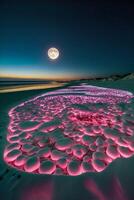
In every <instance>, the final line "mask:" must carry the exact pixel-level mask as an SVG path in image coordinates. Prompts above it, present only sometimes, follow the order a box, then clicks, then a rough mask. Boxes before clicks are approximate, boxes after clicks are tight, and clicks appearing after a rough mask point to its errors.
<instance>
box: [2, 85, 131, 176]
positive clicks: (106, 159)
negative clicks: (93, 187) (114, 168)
mask: <svg viewBox="0 0 134 200" xmlns="http://www.w3.org/2000/svg"><path fill="white" fill-rule="evenodd" d="M132 99H133V94H132V93H130V92H127V91H123V90H115V89H109V88H101V87H95V86H90V85H79V86H70V87H68V88H66V89H58V90H55V91H53V92H48V93H45V94H43V95H41V96H38V97H35V98H33V99H31V100H28V101H26V102H24V103H22V104H20V105H18V106H16V107H14V108H12V109H11V110H10V111H9V116H10V123H9V126H8V134H7V141H8V144H7V146H6V148H5V150H4V160H5V162H6V163H7V164H9V165H10V166H12V167H15V168H17V169H19V170H22V171H25V172H28V173H36V174H55V175H71V176H76V175H80V174H82V173H85V172H101V171H103V170H104V169H105V168H106V167H107V166H108V165H109V164H110V163H111V162H112V161H113V160H115V159H117V158H120V157H124V158H128V157H130V156H132V155H133V154H134V110H133V109H134V106H131V105H132V103H131V101H132Z"/></svg>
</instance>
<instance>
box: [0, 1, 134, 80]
mask: <svg viewBox="0 0 134 200" xmlns="http://www.w3.org/2000/svg"><path fill="white" fill-rule="evenodd" d="M53 46H54V47H56V48H58V49H59V51H60V57H59V58H58V59H57V60H56V61H50V60H49V59H48V57H47V50H48V48H49V47H53ZM129 72H134V3H131V2H129V1H128V0H126V1H119V0H117V1H103V0H101V1H96V0H91V1H90V0H89V1H84V0H83V1H78V0H77V1H73V0H72V2H71V1H69V0H66V1H63V0H62V1H60V0H59V1H54V0H49V1H47V0H44V1H41V0H38V1H37V0H36V1H35V0H32V1H30V0H27V1H26V0H16V1H15V0H12V1H11V0H1V1H0V74H1V76H7V77H10V76H14V77H15V76H19V77H25V76H27V77H29V78H33V77H40V78H42V77H43V78H63V79H65V78H78V77H80V78H83V77H84V78H85V77H92V76H101V75H111V74H121V73H122V74H123V73H129Z"/></svg>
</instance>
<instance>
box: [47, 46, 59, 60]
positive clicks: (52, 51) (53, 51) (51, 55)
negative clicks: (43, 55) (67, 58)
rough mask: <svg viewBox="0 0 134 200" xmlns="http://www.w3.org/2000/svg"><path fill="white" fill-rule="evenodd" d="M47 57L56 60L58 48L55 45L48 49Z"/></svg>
mask: <svg viewBox="0 0 134 200" xmlns="http://www.w3.org/2000/svg"><path fill="white" fill-rule="evenodd" d="M48 57H49V58H50V59H51V60H56V59H57V58H58V57H59V50H58V49H56V48H55V47H52V48H50V49H48Z"/></svg>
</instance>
